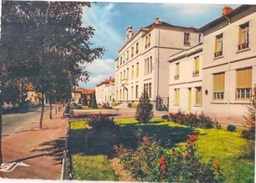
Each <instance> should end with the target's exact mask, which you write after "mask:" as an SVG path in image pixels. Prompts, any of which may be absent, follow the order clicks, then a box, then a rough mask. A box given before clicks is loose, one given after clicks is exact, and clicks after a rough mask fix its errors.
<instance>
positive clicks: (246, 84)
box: [236, 68, 252, 88]
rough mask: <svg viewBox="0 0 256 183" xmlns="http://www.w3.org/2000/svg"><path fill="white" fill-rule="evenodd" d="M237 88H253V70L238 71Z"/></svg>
mask: <svg viewBox="0 0 256 183" xmlns="http://www.w3.org/2000/svg"><path fill="white" fill-rule="evenodd" d="M236 87H237V88H251V87H252V68H246V69H241V70H237V71H236Z"/></svg>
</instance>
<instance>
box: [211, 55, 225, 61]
mask: <svg viewBox="0 0 256 183" xmlns="http://www.w3.org/2000/svg"><path fill="white" fill-rule="evenodd" d="M223 57H224V56H223V55H220V56H217V57H214V58H213V60H218V59H221V58H223Z"/></svg>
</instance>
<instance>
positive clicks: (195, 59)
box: [168, 43, 203, 113]
mask: <svg viewBox="0 0 256 183" xmlns="http://www.w3.org/2000/svg"><path fill="white" fill-rule="evenodd" d="M168 61H169V69H170V74H169V96H170V98H169V111H170V112H178V111H179V110H180V111H182V112H193V113H200V112H201V111H202V61H203V45H202V43H200V44H199V45H197V46H194V47H192V48H190V49H188V50H185V51H181V52H179V53H177V54H174V55H172V56H170V59H169V60H168Z"/></svg>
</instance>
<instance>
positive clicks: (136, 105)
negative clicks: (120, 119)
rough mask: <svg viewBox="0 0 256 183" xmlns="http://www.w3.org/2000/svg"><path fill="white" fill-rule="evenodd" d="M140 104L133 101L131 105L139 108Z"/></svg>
mask: <svg viewBox="0 0 256 183" xmlns="http://www.w3.org/2000/svg"><path fill="white" fill-rule="evenodd" d="M138 105H139V104H138V103H136V102H133V103H132V106H131V107H132V108H137V107H138Z"/></svg>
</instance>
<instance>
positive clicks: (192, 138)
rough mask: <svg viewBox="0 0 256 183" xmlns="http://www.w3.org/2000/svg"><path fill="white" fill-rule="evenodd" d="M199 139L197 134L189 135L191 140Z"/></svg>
mask: <svg viewBox="0 0 256 183" xmlns="http://www.w3.org/2000/svg"><path fill="white" fill-rule="evenodd" d="M196 139H197V136H196V135H195V134H192V135H190V136H189V140H191V141H195V140H196Z"/></svg>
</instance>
